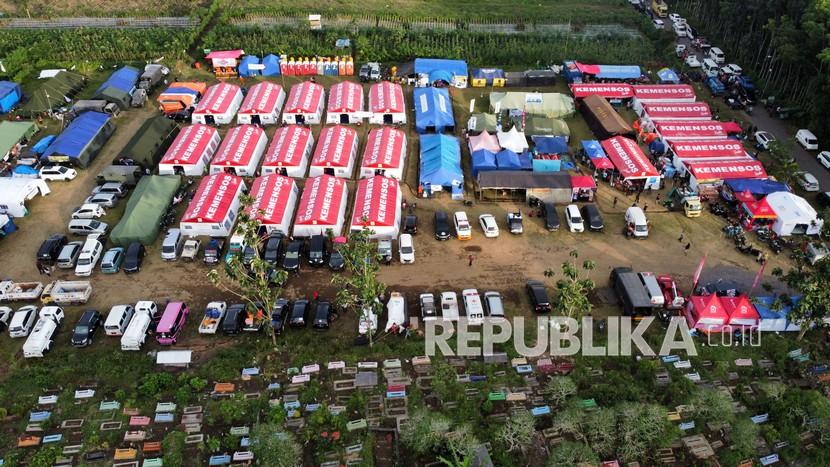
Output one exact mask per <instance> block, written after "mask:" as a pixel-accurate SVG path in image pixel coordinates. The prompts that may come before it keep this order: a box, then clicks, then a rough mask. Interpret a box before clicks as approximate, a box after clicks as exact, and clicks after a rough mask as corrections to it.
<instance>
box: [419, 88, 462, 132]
mask: <svg viewBox="0 0 830 467" xmlns="http://www.w3.org/2000/svg"><path fill="white" fill-rule="evenodd" d="M414 96H415V130H416V131H417V132H418V133H430V132H436V133H441V132H443V131H445V130H449V131H453V130H454V129H455V119H454V118H453V115H452V101H450V93H449V91H447V89H446V88H417V89H415V93H414Z"/></svg>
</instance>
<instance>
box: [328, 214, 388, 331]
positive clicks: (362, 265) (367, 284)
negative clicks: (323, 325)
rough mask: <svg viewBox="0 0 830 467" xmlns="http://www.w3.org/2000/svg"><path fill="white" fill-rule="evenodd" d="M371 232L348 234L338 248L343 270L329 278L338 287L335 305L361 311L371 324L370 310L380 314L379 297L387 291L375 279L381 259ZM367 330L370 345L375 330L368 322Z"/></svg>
mask: <svg viewBox="0 0 830 467" xmlns="http://www.w3.org/2000/svg"><path fill="white" fill-rule="evenodd" d="M371 234H372V231H371V230H369V229H368V228H363V229H362V230H359V231H352V232H351V233H349V238H348V241H347V242H346V243H345V244H341V245H339V246H338V247H337V250H338V251H339V252H340V254H341V255H343V261H344V262H345V263H346V268H345V271H344V273H339V274H335V275H333V276H332V278H331V283H332V284H334V285H335V286H336V287H337V295H336V301H337V305H338V306H339V307H340V308H342V309H352V310H360V311H359V313H360V319H361V320H364V321H365V322H367V323H371V319H370V314H371V313H374V314H375V315H376V316H380V313H381V311H383V304H382V303H381V302H380V300H379V299H378V297H380V296H381V295H383V294H384V293H385V292H386V284H384V283H383V282H380V281H379V280H378V272H379V271H380V259H381V258H380V255H379V254H378V249H377V246H376V245H375V244H374V243H373V242H372V241H371V240H370V238H369V236H370V235H371ZM345 272H348V274H346V273H345ZM378 328H380V324H378ZM367 329H368V332H367V333H366V334H367V336H368V337H369V345H370V346H371V345H372V343H373V338H374V336H373V334H374V330H372V329H371V325H367Z"/></svg>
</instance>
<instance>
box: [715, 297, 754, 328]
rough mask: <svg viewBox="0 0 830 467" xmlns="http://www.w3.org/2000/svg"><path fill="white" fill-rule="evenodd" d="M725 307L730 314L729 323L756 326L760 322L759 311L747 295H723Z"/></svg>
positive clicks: (722, 300) (722, 299)
mask: <svg viewBox="0 0 830 467" xmlns="http://www.w3.org/2000/svg"><path fill="white" fill-rule="evenodd" d="M720 300H721V303H722V304H723V309H724V311H726V313H727V314H728V315H729V321H728V322H727V324H731V325H733V326H754V325H757V324H758V318H759V317H758V312H757V311H755V306H754V305H753V304H752V302H750V301H749V297H747V296H746V295H740V296H738V297H721V299H720Z"/></svg>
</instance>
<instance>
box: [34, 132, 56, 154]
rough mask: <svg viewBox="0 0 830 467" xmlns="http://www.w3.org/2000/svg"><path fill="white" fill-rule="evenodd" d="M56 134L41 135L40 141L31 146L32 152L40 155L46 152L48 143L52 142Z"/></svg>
mask: <svg viewBox="0 0 830 467" xmlns="http://www.w3.org/2000/svg"><path fill="white" fill-rule="evenodd" d="M55 138H57V136H55V135H49V136H45V137H43V139H41V140H40V141H38V142H37V143H36V144H35V145H34V146H32V152H33V153H35V154H37V155H38V156H40V155H42V154H43V153H44V152H46V149H47V148H49V145H50V144H52V141H55Z"/></svg>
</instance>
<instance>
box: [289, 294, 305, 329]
mask: <svg viewBox="0 0 830 467" xmlns="http://www.w3.org/2000/svg"><path fill="white" fill-rule="evenodd" d="M308 308H309V302H308V300H305V299H303V300H297V301H296V302H294V306H293V307H292V308H291V320H290V321H289V322H288V325H289V326H291V327H292V328H304V327H305V326H306V321H307V319H308Z"/></svg>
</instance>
